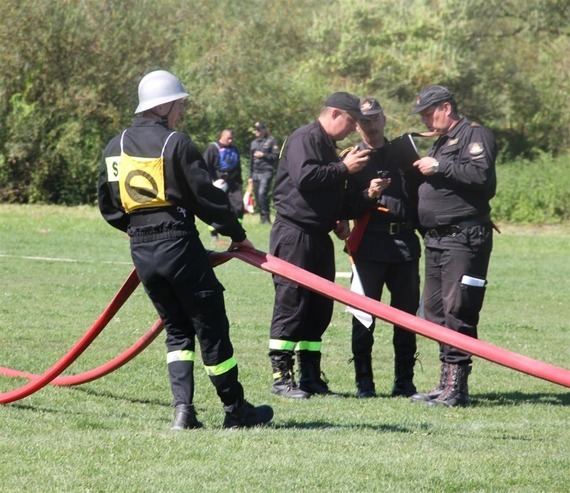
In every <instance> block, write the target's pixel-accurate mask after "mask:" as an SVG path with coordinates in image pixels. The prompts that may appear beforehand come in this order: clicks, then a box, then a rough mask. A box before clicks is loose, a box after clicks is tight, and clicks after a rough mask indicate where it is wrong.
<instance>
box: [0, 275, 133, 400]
mask: <svg viewBox="0 0 570 493" xmlns="http://www.w3.org/2000/svg"><path fill="white" fill-rule="evenodd" d="M138 284H139V278H138V277H137V274H136V272H135V271H134V270H133V271H132V272H131V273H130V274H129V277H127V280H126V281H125V282H124V284H123V285H122V286H121V288H120V289H119V291H118V292H117V294H116V295H115V296H114V297H113V299H112V300H111V302H110V303H109V304H108V305H107V307H106V308H105V310H104V311H103V313H101V315H100V316H99V318H97V320H95V322H94V323H93V325H92V326H91V328H90V329H89V330H88V331H87V332H86V333H85V334H84V335H83V337H81V339H79V341H77V343H76V344H75V345H74V346H73V347H72V348H71V349H70V350H69V352H68V353H67V354H66V355H65V356H63V357H62V358H61V359H60V360H59V361H58V362H57V363H55V364H54V365H53V366H52V367H51V368H49V369H48V370H47V371H46V372H45V373H43V374H42V375H32V378H33V379H32V381H30V382H28V383H27V384H25V385H23V386H22V387H20V388H17V389H14V390H11V391H9V392H4V393H2V394H0V404H8V403H10V402H14V401H17V400H20V399H23V398H24V397H28V396H29V395H31V394H33V393H34V392H37V391H38V390H40V389H41V388H43V387H45V386H46V385H47V384H49V383H50V382H51V381H52V380H54V379H55V378H56V377H57V376H59V375H60V374H61V373H62V372H63V371H65V369H66V368H67V367H68V366H69V365H71V363H73V362H74V361H75V360H76V359H77V358H78V357H79V356H81V354H82V353H83V351H85V349H87V347H88V346H89V345H90V344H91V343H92V342H93V341H94V340H95V338H96V337H97V336H98V335H99V334H100V333H101V331H102V330H103V329H104V328H105V326H106V325H107V324H108V323H109V321H110V320H111V319H112V318H113V317H114V316H115V314H116V313H117V312H118V311H119V308H121V306H123V304H124V303H125V301H127V299H128V298H129V296H130V295H131V294H132V293H133V291H134V290H135V289H136V287H137V286H138Z"/></svg>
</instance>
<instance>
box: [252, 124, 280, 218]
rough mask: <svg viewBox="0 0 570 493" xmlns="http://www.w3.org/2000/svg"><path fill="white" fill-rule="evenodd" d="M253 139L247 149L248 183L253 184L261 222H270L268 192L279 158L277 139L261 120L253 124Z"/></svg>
mask: <svg viewBox="0 0 570 493" xmlns="http://www.w3.org/2000/svg"><path fill="white" fill-rule="evenodd" d="M253 133H254V134H255V139H253V141H252V142H251V145H250V151H249V183H251V185H252V186H253V194H254V197H255V203H256V205H257V208H258V210H259V216H260V218H261V224H271V219H270V215H269V192H270V189H271V183H272V181H273V174H274V172H275V165H276V164H277V159H278V158H279V146H278V145H277V141H276V140H275V139H274V138H273V137H272V136H271V135H269V131H268V130H267V127H266V126H265V123H263V122H255V124H254V125H253Z"/></svg>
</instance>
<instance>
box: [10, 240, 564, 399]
mask: <svg viewBox="0 0 570 493" xmlns="http://www.w3.org/2000/svg"><path fill="white" fill-rule="evenodd" d="M210 256H211V259H212V263H213V264H214V265H219V264H221V263H224V262H227V261H228V260H230V259H231V258H233V257H236V258H239V259H240V260H242V261H244V262H246V263H249V264H250V265H253V266H255V267H258V268H260V269H262V270H265V271H267V272H270V273H272V274H277V275H280V276H283V277H286V278H287V279H290V280H292V281H294V282H297V283H298V284H299V285H301V286H304V287H306V288H308V289H311V290H313V291H316V292H319V293H321V294H323V295H324V296H328V297H329V298H332V299H334V300H337V301H340V302H342V303H344V304H346V305H349V306H352V307H354V308H358V309H360V310H362V311H366V312H368V313H370V314H372V315H374V316H376V317H378V318H380V319H382V320H384V321H386V322H390V323H392V324H397V325H399V326H402V327H404V328H406V329H408V330H411V331H412V332H415V333H417V334H420V335H423V336H425V337H427V338H429V339H433V340H435V341H439V342H442V343H445V344H449V345H451V346H454V347H456V348H458V349H461V350H463V351H466V352H468V353H471V354H474V355H476V356H479V357H481V358H484V359H487V360H489V361H492V362H495V363H498V364H501V365H503V366H506V367H508V368H512V369H514V370H517V371H521V372H523V373H526V374H528V375H532V376H535V377H538V378H542V379H544V380H547V381H549V382H552V383H556V384H559V385H562V386H565V387H570V371H568V370H565V369H563V368H559V367H556V366H553V365H549V364H547V363H543V362H541V361H538V360H534V359H531V358H528V357H525V356H522V355H520V354H517V353H513V352H511V351H508V350H506V349H502V348H499V347H497V346H493V345H491V344H488V343H486V342H484V341H480V340H477V339H473V338H471V337H468V336H465V335H463V334H459V333H457V332H455V331H452V330H450V329H447V328H445V327H442V326H440V325H436V324H433V323H431V322H428V321H426V320H422V319H419V318H417V317H415V316H413V315H410V314H408V313H405V312H402V311H400V310H398V309H396V308H392V307H390V306H388V305H385V304H383V303H381V302H379V301H376V300H373V299H371V298H367V297H365V296H363V295H360V294H357V293H353V292H352V291H350V290H348V289H346V288H343V287H342V286H339V285H337V284H335V283H333V282H330V281H327V280H325V279H322V278H321V277H318V276H316V275H315V274H312V273H310V272H307V271H305V270H303V269H300V268H298V267H296V266H294V265H292V264H289V263H288V262H285V261H283V260H280V259H278V258H276V257H273V256H271V255H268V254H266V253H263V252H260V251H257V250H238V251H232V252H221V253H218V252H212V253H211V255H210ZM138 282H139V281H138V279H137V277H136V273H135V271H134V270H133V271H132V272H131V274H130V276H129V277H128V278H127V280H126V281H125V283H124V285H123V286H122V287H121V289H120V290H119V292H118V293H117V294H116V295H115V297H114V298H113V300H111V302H110V304H109V305H108V306H107V308H106V309H105V311H104V312H103V313H102V314H101V316H100V317H99V318H98V319H97V320H96V321H95V323H94V324H93V326H92V327H91V329H89V331H88V332H87V333H86V334H85V335H84V336H83V337H82V338H81V339H80V341H78V342H77V343H76V345H75V346H74V347H73V348H72V349H71V350H70V351H69V352H68V354H66V355H65V356H64V357H63V358H62V359H61V360H60V361H58V362H57V363H56V364H55V365H54V366H52V367H51V368H50V369H49V370H48V371H46V372H45V373H44V374H43V375H33V374H30V373H25V372H19V371H17V370H11V369H9V368H3V367H0V373H1V374H4V375H7V376H19V377H26V378H31V379H32V381H31V382H29V383H28V384H27V385H24V386H23V387H21V388H19V389H16V390H13V391H11V392H7V393H4V394H0V403H2V404H7V403H9V402H13V401H15V400H19V399H22V398H24V397H27V396H28V395H30V394H32V393H33V392H36V391H37V390H39V389H41V388H42V387H44V386H45V385H47V384H49V383H52V384H54V385H78V384H81V383H86V382H89V381H92V380H95V379H96V378H100V377H102V376H104V375H107V374H109V373H110V372H112V371H114V370H116V369H117V368H119V367H120V366H122V365H124V364H125V363H127V362H128V361H130V360H131V359H133V358H134V357H135V356H136V355H138V354H139V353H140V352H141V351H142V350H143V349H145V348H146V347H147V346H148V345H149V344H150V343H151V342H152V341H153V340H154V339H155V338H156V336H157V335H158V334H159V333H160V331H161V330H162V323H161V321H160V320H158V321H157V322H155V324H154V325H153V326H152V327H151V328H150V329H149V330H148V331H147V333H146V334H145V335H144V336H143V337H142V338H141V339H139V341H137V342H136V343H135V344H134V345H133V346H131V347H130V348H129V349H128V350H127V351H125V352H124V353H122V354H121V355H119V356H118V357H116V358H114V359H113V360H111V361H109V362H108V363H107V364H105V365H102V366H100V367H98V368H95V369H93V370H90V371H88V372H85V373H81V374H77V375H72V376H68V377H60V378H56V377H57V376H58V375H59V374H61V373H62V372H63V371H64V370H65V369H66V368H67V367H68V366H69V365H70V364H71V363H73V361H75V359H77V358H78V357H79V356H80V355H81V353H82V352H83V351H84V350H85V349H86V348H87V346H89V344H91V342H93V340H94V339H95V338H96V337H97V336H98V335H99V333H100V332H101V331H102V330H103V328H104V327H105V326H106V325H107V323H108V322H109V321H110V320H111V319H112V317H113V316H114V315H115V314H116V313H117V311H118V310H119V308H120V307H121V306H122V305H123V304H124V302H125V301H126V299H127V298H128V297H129V296H130V295H131V294H132V292H133V291H134V289H135V288H136V287H137V285H138Z"/></svg>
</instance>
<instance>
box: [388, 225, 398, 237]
mask: <svg viewBox="0 0 570 493" xmlns="http://www.w3.org/2000/svg"><path fill="white" fill-rule="evenodd" d="M389 231H390V234H391V235H397V234H400V223H390V226H389Z"/></svg>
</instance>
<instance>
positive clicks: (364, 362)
mask: <svg viewBox="0 0 570 493" xmlns="http://www.w3.org/2000/svg"><path fill="white" fill-rule="evenodd" d="M353 361H354V374H355V381H356V389H357V391H356V395H357V396H358V397H360V398H361V399H364V398H367V397H376V388H375V386H374V376H373V373H372V355H370V354H355V355H354V358H353Z"/></svg>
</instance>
